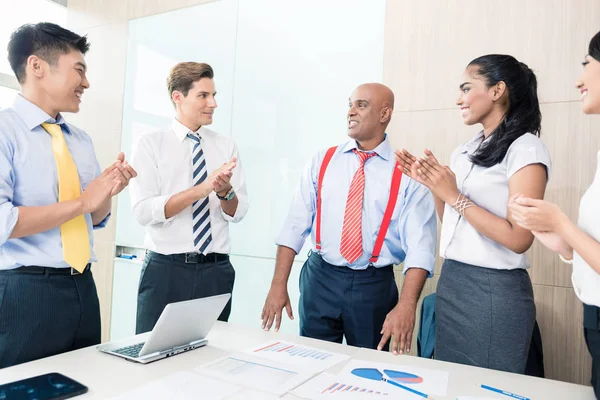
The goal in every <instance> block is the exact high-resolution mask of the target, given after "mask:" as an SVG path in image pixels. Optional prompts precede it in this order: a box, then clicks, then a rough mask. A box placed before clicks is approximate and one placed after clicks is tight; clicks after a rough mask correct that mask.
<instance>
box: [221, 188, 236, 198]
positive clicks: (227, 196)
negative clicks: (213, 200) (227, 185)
mask: <svg viewBox="0 0 600 400" xmlns="http://www.w3.org/2000/svg"><path fill="white" fill-rule="evenodd" d="M234 196H235V192H234V191H233V186H232V187H231V189H229V191H228V192H227V193H225V196H219V193H217V198H218V199H219V200H225V201H229V200H231V199H233V197H234Z"/></svg>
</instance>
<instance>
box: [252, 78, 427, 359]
mask: <svg viewBox="0 0 600 400" xmlns="http://www.w3.org/2000/svg"><path fill="white" fill-rule="evenodd" d="M348 106H349V110H348V136H349V137H350V139H349V140H348V141H347V142H346V143H343V144H341V145H339V146H336V147H334V148H331V149H329V150H324V151H321V152H319V153H318V154H317V155H316V156H315V157H313V159H312V160H311V162H310V163H309V164H308V165H307V166H306V168H305V170H304V173H303V174H302V178H301V181H300V186H299V188H298V191H297V193H296V195H295V196H294V199H293V201H292V204H291V207H290V211H289V214H288V217H287V219H286V221H285V224H284V226H283V229H282V230H281V233H280V234H279V236H278V237H277V240H276V243H277V246H278V248H277V259H276V264H275V274H274V276H273V281H272V283H271V289H270V290H269V294H268V295H267V299H266V301H265V306H264V308H263V311H262V316H261V318H262V327H263V329H265V330H270V329H271V327H273V325H274V326H275V330H276V331H277V330H279V327H280V325H281V320H282V313H283V308H285V309H286V311H287V314H288V317H289V318H291V319H293V318H294V317H293V311H292V306H291V304H290V298H289V296H288V291H287V282H288V278H289V275H290V270H291V268H292V263H293V261H294V257H295V256H296V254H298V252H299V251H300V249H302V246H303V245H304V241H305V240H306V237H307V236H308V235H309V234H311V235H312V239H313V243H314V245H313V247H312V251H311V252H310V254H309V257H308V260H307V261H306V262H305V263H304V266H303V268H302V271H301V275H300V303H299V312H300V334H301V335H302V336H307V337H311V338H315V339H322V340H328V341H332V342H338V343H341V342H342V339H343V338H344V337H345V338H346V342H347V343H348V344H349V345H352V346H358V347H366V348H372V349H374V348H378V349H379V350H382V349H387V348H388V347H389V341H390V337H391V338H392V340H391V350H392V351H393V352H394V354H402V353H403V352H404V351H406V352H410V343H411V339H412V332H413V328H414V324H415V313H416V307H417V300H418V299H419V296H420V294H421V289H422V288H423V284H424V282H425V279H426V278H427V277H428V276H432V274H433V267H434V263H435V248H436V240H437V228H436V219H435V210H434V201H433V198H432V196H431V193H430V192H429V190H428V189H427V188H426V187H424V186H422V185H420V184H418V183H417V182H416V181H413V180H411V179H410V178H409V177H407V176H402V173H401V171H399V170H398V168H396V161H395V159H394V153H393V149H392V146H391V145H390V142H389V140H388V138H387V135H386V133H385V130H386V128H387V126H388V124H389V122H390V119H391V118H392V113H393V109H394V94H393V93H392V91H391V90H390V89H389V88H388V87H386V86H384V85H381V84H377V83H369V84H364V85H361V86H359V87H358V88H356V89H355V90H354V92H353V93H352V95H351V97H350V99H349V104H348ZM395 171H396V172H395ZM320 177H321V178H320ZM398 181H399V182H398ZM319 188H321V190H320V189H319ZM319 192H320V204H321V205H320V207H317V194H318V193H319ZM388 208H389V212H388V213H386V209H388ZM319 209H320V210H319ZM319 211H320V212H319ZM385 214H388V215H387V218H384V216H385ZM380 232H381V234H380ZM402 262H404V270H403V272H404V283H403V286H402V291H401V294H400V296H398V288H397V286H396V282H395V279H394V270H393V265H394V264H400V263H402ZM398 297H399V299H398Z"/></svg>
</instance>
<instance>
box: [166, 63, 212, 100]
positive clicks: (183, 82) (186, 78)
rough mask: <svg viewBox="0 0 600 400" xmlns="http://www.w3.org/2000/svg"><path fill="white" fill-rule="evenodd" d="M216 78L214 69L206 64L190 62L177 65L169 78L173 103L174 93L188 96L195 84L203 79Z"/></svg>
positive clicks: (168, 84)
mask: <svg viewBox="0 0 600 400" xmlns="http://www.w3.org/2000/svg"><path fill="white" fill-rule="evenodd" d="M214 76H215V73H214V71H213V69H212V67H211V66H210V65H208V64H205V63H197V62H193V61H188V62H180V63H179V64H177V65H175V66H174V67H173V68H171V71H170V72H169V77H168V78H167V89H168V90H169V98H170V99H171V102H173V92H175V91H177V92H181V93H183V95H184V96H187V94H188V92H189V91H190V89H191V88H192V86H193V85H194V82H198V81H199V80H200V79H202V78H209V79H213V78H214Z"/></svg>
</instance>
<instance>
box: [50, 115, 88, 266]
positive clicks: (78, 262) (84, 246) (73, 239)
mask: <svg viewBox="0 0 600 400" xmlns="http://www.w3.org/2000/svg"><path fill="white" fill-rule="evenodd" d="M42 128H44V129H45V130H46V131H47V132H48V133H49V134H50V136H52V151H53V152H54V158H55V159H56V169H57V172H58V201H59V202H61V201H68V200H74V199H77V198H78V197H79V196H81V183H80V182H79V174H78V173H77V166H76V165H75V161H73V157H71V153H70V152H69V149H68V148H67V143H66V142H65V137H64V135H63V132H62V129H61V128H60V125H57V124H48V123H43V124H42ZM60 237H61V239H62V246H63V258H64V259H65V262H66V263H67V264H69V265H70V266H71V267H73V268H75V269H76V270H77V271H79V272H83V270H84V269H85V266H86V265H87V263H88V261H89V260H90V237H89V234H88V229H87V224H86V222H85V217H84V216H83V215H78V216H77V217H75V218H73V219H72V220H70V221H67V222H65V223H64V224H62V225H61V226H60Z"/></svg>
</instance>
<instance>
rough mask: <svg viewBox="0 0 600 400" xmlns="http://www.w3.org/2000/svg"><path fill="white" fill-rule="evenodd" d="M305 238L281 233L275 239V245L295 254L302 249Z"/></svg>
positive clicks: (292, 233) (290, 233)
mask: <svg viewBox="0 0 600 400" xmlns="http://www.w3.org/2000/svg"><path fill="white" fill-rule="evenodd" d="M304 241H305V238H304V237H302V235H300V234H298V233H295V232H293V230H292V231H291V232H289V231H288V232H281V233H280V234H279V236H277V239H275V244H276V245H277V246H285V247H289V248H290V249H293V250H294V251H295V252H296V254H298V253H300V250H302V247H303V246H304Z"/></svg>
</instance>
